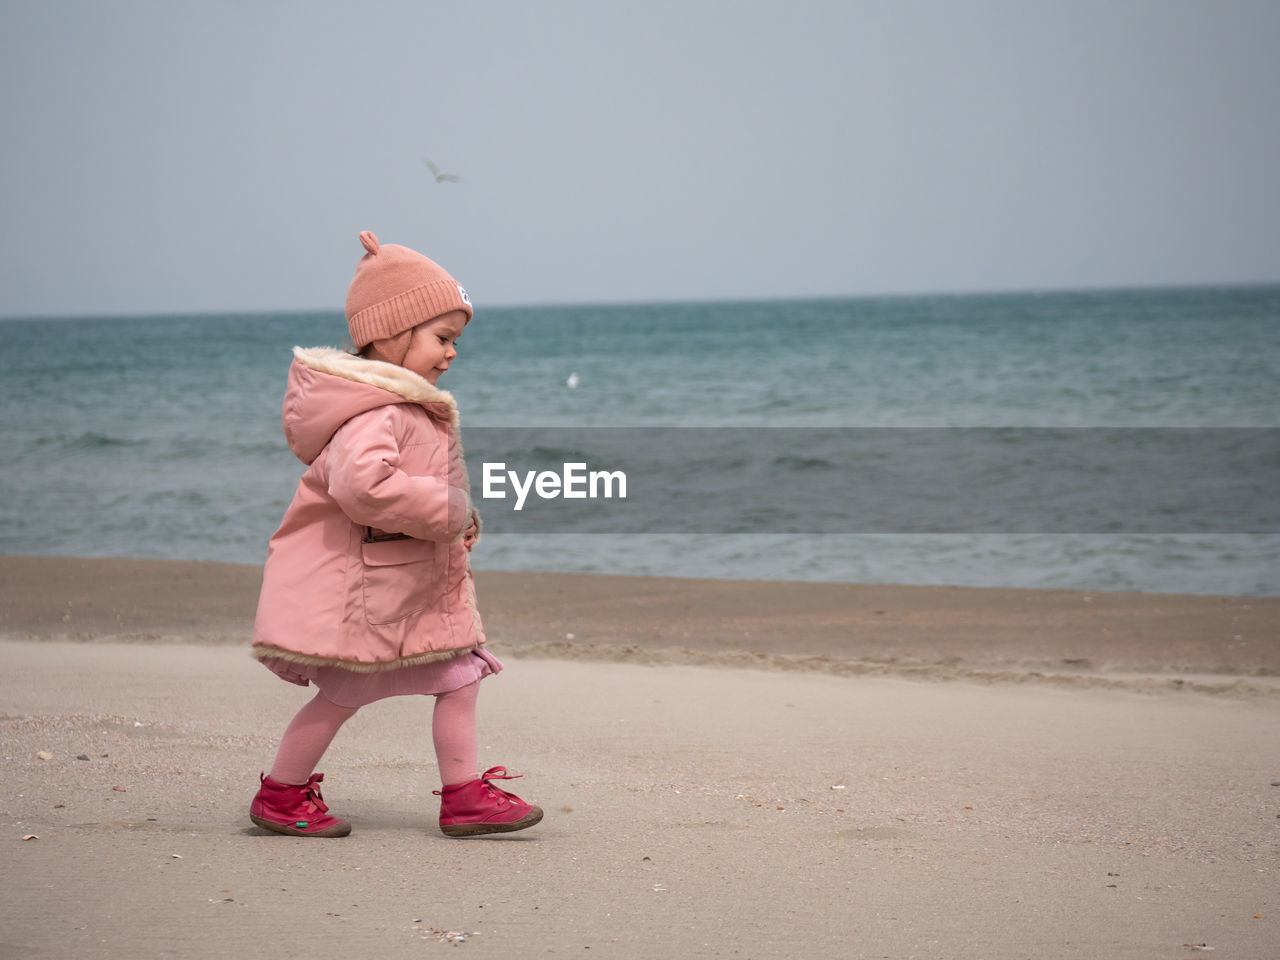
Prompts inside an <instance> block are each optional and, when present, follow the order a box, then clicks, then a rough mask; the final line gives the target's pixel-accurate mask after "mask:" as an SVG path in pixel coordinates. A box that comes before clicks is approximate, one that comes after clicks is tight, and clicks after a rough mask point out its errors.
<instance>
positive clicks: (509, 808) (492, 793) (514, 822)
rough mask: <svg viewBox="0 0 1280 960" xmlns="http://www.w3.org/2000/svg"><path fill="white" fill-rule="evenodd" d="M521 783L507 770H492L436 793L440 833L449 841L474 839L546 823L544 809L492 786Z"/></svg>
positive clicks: (502, 768)
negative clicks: (438, 799) (449, 839)
mask: <svg viewBox="0 0 1280 960" xmlns="http://www.w3.org/2000/svg"><path fill="white" fill-rule="evenodd" d="M517 779H519V775H517V776H514V777H513V776H509V775H508V774H507V768H506V767H490V768H489V769H488V770H486V771H485V772H484V774H483V775H482V776H481V777H480V778H479V779H476V780H468V781H467V782H466V783H455V784H453V785H452V786H447V787H445V788H444V789H443V790H433V791H432V793H434V794H435V795H436V796H437V797H439V798H440V831H441V832H442V833H443V834H444V835H445V836H446V837H474V836H477V835H478V834H482V833H510V832H511V831H512V830H523V829H524V828H525V827H532V826H533V825H534V824H535V823H537V822H538V821H539V820H541V819H542V808H541V807H535V806H532V805H531V804H528V803H525V802H524V801H523V800H521V799H520V798H519V797H517V796H516V795H515V794H514V793H507V791H505V790H503V789H501V788H499V787H495V786H494V785H493V783H492V781H494V780H517Z"/></svg>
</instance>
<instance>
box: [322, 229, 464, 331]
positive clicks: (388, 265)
mask: <svg viewBox="0 0 1280 960" xmlns="http://www.w3.org/2000/svg"><path fill="white" fill-rule="evenodd" d="M360 242H361V243H362V244H364V248H365V250H366V251H367V252H366V253H365V255H364V256H363V257H362V258H361V259H360V262H359V263H358V264H357V265H356V275H355V276H354V277H352V278H351V286H350V287H348V288H347V326H349V327H350V328H351V342H352V343H353V344H354V345H355V347H356V349H357V350H358V349H360V348H361V347H363V346H365V345H366V344H369V343H373V342H374V341H375V340H388V339H391V338H393V337H396V336H398V335H399V334H402V333H406V332H408V331H409V330H412V329H413V328H414V327H416V326H417V325H418V324H420V323H425V322H426V321H428V320H433V319H435V318H436V317H439V316H443V315H444V314H446V313H450V312H452V311H454V310H462V311H465V312H466V314H467V320H468V321H469V320H470V319H471V316H472V313H473V311H472V309H471V300H470V298H469V297H468V296H467V291H466V290H464V289H463V288H462V285H461V284H459V283H458V282H457V281H456V280H454V279H453V277H451V276H449V274H448V273H446V272H445V270H444V268H443V267H441V266H440V265H439V264H438V263H435V262H434V261H432V260H428V259H427V258H426V257H424V256H423V255H422V254H420V253H417V252H416V251H414V250H410V249H409V248H408V247H402V246H399V245H398V244H394V243H384V244H379V243H378V238H377V237H375V236H374V235H373V234H372V233H370V232H369V231H368V230H363V231H361V233H360ZM406 343H407V338H406Z"/></svg>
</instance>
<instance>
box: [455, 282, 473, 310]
mask: <svg viewBox="0 0 1280 960" xmlns="http://www.w3.org/2000/svg"><path fill="white" fill-rule="evenodd" d="M457 286H458V296H460V297H461V298H462V302H463V303H465V304H466V305H467V306H468V307H469V306H471V298H470V297H468V296H467V291H466V289H465V288H464V287H463V286H462V284H458V285H457Z"/></svg>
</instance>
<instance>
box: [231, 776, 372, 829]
mask: <svg viewBox="0 0 1280 960" xmlns="http://www.w3.org/2000/svg"><path fill="white" fill-rule="evenodd" d="M259 779H260V780H261V781H262V786H261V787H260V788H259V790H258V795H257V796H256V797H254V798H253V804H252V805H251V806H250V807H249V819H250V820H252V821H253V822H254V823H256V824H257V825H258V826H260V827H262V829H263V830H270V831H271V832H272V833H287V834H289V835H290V836H294V837H345V836H346V835H347V834H348V833H350V832H351V824H349V823H347V821H345V820H339V819H338V818H337V817H331V816H329V808H328V807H326V806H325V803H324V799H323V798H322V797H321V796H320V781H321V780H323V779H324V774H323V773H313V774H312V775H311V779H310V780H308V781H307V782H306V783H304V784H301V785H298V786H294V785H293V784H289V783H280V782H279V781H278V780H272V779H271V778H270V777H268V776H267V775H266V774H262V775H261V776H260V778H259Z"/></svg>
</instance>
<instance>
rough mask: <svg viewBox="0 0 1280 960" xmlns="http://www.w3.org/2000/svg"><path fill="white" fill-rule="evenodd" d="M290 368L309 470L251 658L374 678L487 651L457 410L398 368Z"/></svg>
mask: <svg viewBox="0 0 1280 960" xmlns="http://www.w3.org/2000/svg"><path fill="white" fill-rule="evenodd" d="M293 354H294V362H293V365H292V366H291V367H290V369H289V382H288V387H287V389H286V391H285V398H284V411H283V421H284V432H285V438H286V440H287V441H288V443H289V448H290V449H291V450H292V451H293V452H294V453H295V454H296V455H297V457H298V459H300V460H301V461H302V462H303V463H305V464H307V470H306V472H305V473H304V474H303V475H302V479H301V481H299V483H298V490H297V493H295V494H294V497H293V502H292V503H291V504H289V509H288V510H287V511H286V512H285V515H284V519H283V520H282V521H281V523H280V528H279V529H278V530H277V531H276V532H275V534H274V535H273V536H272V537H271V541H270V544H269V546H268V549H267V562H266V567H265V568H264V570H263V577H262V594H261V596H260V598H259V600H258V615H257V619H256V620H255V622H254V627H253V654H254V656H255V657H257V658H258V659H259V660H262V659H268V660H269V659H270V658H276V657H278V658H281V659H284V660H289V661H293V662H296V663H313V664H319V665H325V664H332V665H339V666H342V667H346V668H348V669H352V670H357V671H374V670H383V669H390V668H393V667H399V666H404V665H407V664H411V663H421V662H424V661H427V660H435V659H442V658H444V657H449V656H453V655H454V654H457V653H459V652H461V651H465V650H471V649H474V648H475V647H476V646H478V645H479V644H482V643H484V629H483V627H482V626H481V624H480V615H479V613H478V612H477V610H476V601H475V586H474V583H473V581H472V577H471V566H470V562H469V556H468V551H467V549H466V548H465V547H464V546H463V542H462V538H463V534H464V533H465V532H466V529H467V525H468V523H469V521H471V520H473V519H474V521H475V523H476V530H477V534H478V532H479V517H478V516H477V514H476V512H475V510H474V508H473V507H472V505H471V496H470V493H469V489H468V483H467V472H466V467H465V466H464V464H463V462H462V450H461V448H460V446H459V445H458V411H457V406H456V404H455V403H454V400H453V397H452V396H451V395H450V394H448V393H446V392H445V391H443V390H439V389H437V388H436V387H434V386H433V385H432V384H431V383H430V382H428V381H427V380H426V379H425V378H423V377H420V376H418V375H417V374H416V373H413V372H412V371H410V370H406V369H404V368H403V367H398V366H396V365H394V364H390V363H382V362H380V361H376V360H366V359H364V358H362V357H356V356H352V355H351V354H348V353H344V352H343V351H341V350H334V349H331V348H328V347H319V348H314V349H310V350H304V349H302V348H301V347H296V348H294V351H293Z"/></svg>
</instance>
